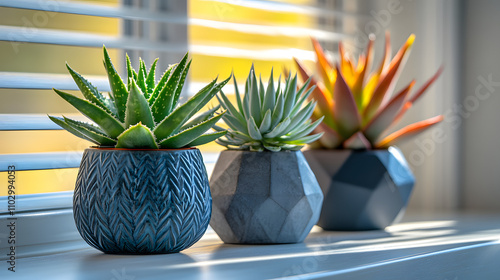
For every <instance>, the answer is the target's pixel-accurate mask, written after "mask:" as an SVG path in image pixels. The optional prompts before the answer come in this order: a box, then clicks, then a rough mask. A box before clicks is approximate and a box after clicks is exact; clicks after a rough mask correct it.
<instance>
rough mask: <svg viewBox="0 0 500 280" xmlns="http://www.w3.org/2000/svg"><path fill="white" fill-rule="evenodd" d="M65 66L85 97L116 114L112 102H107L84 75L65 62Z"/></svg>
mask: <svg viewBox="0 0 500 280" xmlns="http://www.w3.org/2000/svg"><path fill="white" fill-rule="evenodd" d="M66 68H67V69H68V71H69V73H70V74H71V77H73V80H74V81H75V83H76V85H77V86H78V88H79V89H80V91H81V92H82V94H83V97H85V99H87V100H88V101H90V102H92V103H94V104H96V105H97V106H99V107H101V108H102V109H104V110H106V111H108V113H111V114H112V115H114V116H116V108H115V106H114V104H113V103H107V102H106V100H105V98H104V96H103V95H102V94H101V93H100V92H99V91H98V90H97V88H96V87H94V86H93V85H92V84H91V83H90V82H89V81H87V80H86V79H85V78H84V77H82V75H80V74H79V73H77V72H76V71H75V70H73V69H72V68H71V67H70V66H69V65H68V64H67V63H66Z"/></svg>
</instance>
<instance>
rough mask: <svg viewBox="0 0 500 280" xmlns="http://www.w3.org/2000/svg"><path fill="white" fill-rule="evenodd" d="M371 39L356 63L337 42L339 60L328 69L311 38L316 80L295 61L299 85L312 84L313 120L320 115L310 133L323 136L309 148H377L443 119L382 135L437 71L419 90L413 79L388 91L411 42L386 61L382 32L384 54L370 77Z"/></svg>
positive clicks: (388, 52)
mask: <svg viewBox="0 0 500 280" xmlns="http://www.w3.org/2000/svg"><path fill="white" fill-rule="evenodd" d="M373 37H374V36H370V40H369V43H368V47H367V50H366V52H365V53H363V54H361V55H360V56H359V59H358V62H357V65H356V64H355V63H354V62H353V60H351V59H350V57H349V56H348V55H347V54H346V52H345V50H344V48H343V46H342V43H339V56H340V59H339V62H338V64H337V65H336V66H335V67H334V66H332V64H331V63H330V62H329V61H328V59H327V58H326V56H325V54H324V52H323V49H322V48H321V46H320V44H319V43H318V41H316V40H315V39H312V43H313V47H314V51H315V52H316V56H317V59H318V61H317V66H318V72H319V75H318V77H317V78H316V77H311V75H310V74H309V73H308V71H306V69H305V67H304V66H303V65H302V64H301V63H300V61H298V60H297V59H295V63H296V64H297V67H298V69H299V73H300V76H301V77H302V79H303V81H306V80H307V79H309V78H311V81H312V82H311V84H310V85H311V86H312V85H314V84H315V85H316V89H314V91H313V93H312V95H311V97H312V98H314V99H315V100H316V101H318V106H317V108H316V110H315V111H314V114H313V116H312V118H313V120H316V119H319V118H320V117H321V116H323V115H324V116H325V118H324V120H323V122H322V123H321V125H319V126H318V127H317V128H316V131H315V133H319V132H324V134H323V137H321V139H319V140H318V141H317V142H316V143H314V145H316V146H318V147H322V148H330V149H331V148H353V149H359V148H364V149H372V148H375V149H378V148H387V147H389V146H391V145H393V144H394V143H395V142H397V141H399V140H401V139H404V138H407V137H408V136H413V135H415V134H417V133H420V132H422V131H424V130H426V129H427V128H429V127H431V126H433V125H435V124H437V123H439V122H440V121H442V120H443V117H442V116H441V115H439V116H436V117H433V118H430V119H427V120H424V121H420V122H417V123H414V124H411V125H408V126H406V127H404V128H402V129H400V130H398V131H396V132H393V133H391V134H389V135H387V136H385V137H383V136H384V135H385V132H386V131H387V129H388V128H389V127H391V126H392V125H394V124H396V123H397V122H398V121H399V120H400V119H401V117H402V116H403V114H404V113H405V112H406V111H407V110H408V109H410V108H411V107H412V105H413V104H414V103H415V101H417V99H418V98H420V97H421V96H422V94H423V93H424V92H425V91H426V90H427V89H428V88H429V86H430V85H431V84H432V83H434V81H436V79H437V78H438V77H439V75H440V74H441V72H442V70H443V69H442V67H441V68H440V69H439V70H438V71H437V72H436V73H435V74H434V75H433V76H432V77H431V78H430V79H429V80H428V81H427V82H426V83H425V84H424V85H422V86H421V87H420V88H419V89H417V90H415V91H412V90H413V86H414V85H415V80H413V81H411V82H410V83H409V84H408V85H407V86H405V87H403V89H401V90H400V91H398V92H396V93H394V87H395V86H396V83H397V81H398V77H399V74H400V72H401V70H402V69H403V67H404V64H405V61H406V58H407V56H408V55H409V50H410V48H411V46H412V45H413V41H414V40H415V35H413V34H412V35H410V37H408V39H407V40H406V43H405V44H404V45H403V46H402V47H401V49H399V51H398V52H397V53H396V55H395V56H394V58H392V60H391V57H390V56H391V45H390V36H389V33H386V38H385V40H386V41H385V51H384V57H383V59H382V62H381V63H380V65H379V67H377V68H375V69H373V71H372V72H371V73H370V68H371V61H372V60H373V43H374V38H373Z"/></svg>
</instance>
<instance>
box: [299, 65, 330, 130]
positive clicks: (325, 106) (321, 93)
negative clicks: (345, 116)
mask: <svg viewBox="0 0 500 280" xmlns="http://www.w3.org/2000/svg"><path fill="white" fill-rule="evenodd" d="M293 60H294V61H295V64H296V65H297V69H298V72H299V75H300V77H301V78H302V81H303V82H305V81H307V80H308V79H309V77H310V76H309V74H307V71H306V70H305V67H304V66H303V65H302V64H301V63H300V62H299V60H298V59H297V58H295V57H294V58H293ZM313 85H316V88H315V89H314V90H313V92H312V93H311V97H312V98H314V99H315V100H316V101H318V108H319V109H320V110H321V113H322V114H323V115H324V116H325V119H324V120H323V122H325V123H327V124H328V125H330V126H332V127H334V126H335V123H334V120H333V114H332V111H331V108H333V103H334V102H333V99H332V98H328V97H329V96H328V95H329V94H328V93H327V92H326V90H325V89H324V87H323V86H322V85H321V84H320V83H318V82H317V81H316V79H314V77H313V78H311V83H310V84H309V87H308V89H309V88H311V87H312V86H313Z"/></svg>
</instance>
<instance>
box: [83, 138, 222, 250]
mask: <svg viewBox="0 0 500 280" xmlns="http://www.w3.org/2000/svg"><path fill="white" fill-rule="evenodd" d="M211 208H212V200H211V196H210V187H209V186H208V176H207V171H206V169H205V165H204V163H203V158H202V156H201V153H200V151H199V150H198V149H194V148H192V149H179V150H123V149H95V148H94V149H86V150H85V152H84V153H83V158H82V162H81V165H80V170H79V172H78V177H77V181H76V188H75V193H74V197H73V215H74V218H75V223H76V228H77V229H78V231H79V233H80V235H81V236H82V238H83V239H84V240H85V241H86V242H87V243H88V244H89V245H90V246H92V247H94V248H96V249H98V250H100V251H102V252H104V253H112V254H159V253H175V252H179V251H181V250H183V249H185V248H188V247H190V246H191V245H193V244H194V243H195V242H196V241H198V240H199V239H200V238H201V236H202V235H203V234H204V233H205V231H206V229H207V227H208V223H209V220H210V214H211Z"/></svg>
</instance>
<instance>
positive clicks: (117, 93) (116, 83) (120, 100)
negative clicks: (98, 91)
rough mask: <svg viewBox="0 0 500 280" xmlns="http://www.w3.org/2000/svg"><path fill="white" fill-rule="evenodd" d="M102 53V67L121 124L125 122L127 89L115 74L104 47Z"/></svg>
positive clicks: (116, 73)
mask: <svg viewBox="0 0 500 280" xmlns="http://www.w3.org/2000/svg"><path fill="white" fill-rule="evenodd" d="M102 49H103V52H104V67H105V68H106V73H107V74H108V80H109V86H110V87H111V92H112V93H113V98H114V100H115V106H116V110H117V115H118V120H119V121H121V122H124V121H125V109H126V106H127V98H128V91H127V87H126V86H125V84H124V83H123V80H122V78H121V77H120V75H118V72H116V69H115V67H114V66H113V63H112V62H111V58H109V54H108V51H107V50H106V47H104V46H103V47H102Z"/></svg>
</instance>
